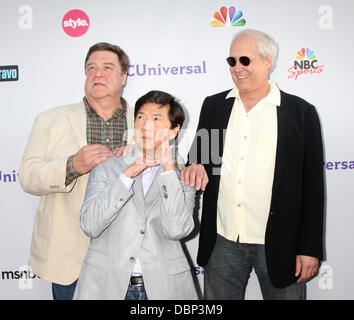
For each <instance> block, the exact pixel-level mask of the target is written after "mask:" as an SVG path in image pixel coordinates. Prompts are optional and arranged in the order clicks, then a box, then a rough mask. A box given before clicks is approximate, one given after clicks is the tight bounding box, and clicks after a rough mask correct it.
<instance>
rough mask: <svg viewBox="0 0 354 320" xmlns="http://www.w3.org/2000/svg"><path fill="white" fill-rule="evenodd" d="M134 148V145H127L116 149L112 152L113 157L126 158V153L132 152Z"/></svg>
mask: <svg viewBox="0 0 354 320" xmlns="http://www.w3.org/2000/svg"><path fill="white" fill-rule="evenodd" d="M134 148H135V144H127V145H126V146H123V147H118V148H115V149H114V150H113V155H114V156H116V157H121V156H126V155H127V154H128V153H130V152H132V151H133V149H134Z"/></svg>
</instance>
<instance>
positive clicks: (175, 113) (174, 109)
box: [134, 90, 185, 129]
mask: <svg viewBox="0 0 354 320" xmlns="http://www.w3.org/2000/svg"><path fill="white" fill-rule="evenodd" d="M149 102H151V103H157V104H160V105H161V107H164V106H169V107H170V108H169V110H168V118H169V119H170V121H171V129H174V128H176V127H177V126H178V125H179V127H180V128H182V125H183V122H184V119H185V115H184V111H183V108H182V106H181V105H180V104H179V102H178V101H176V99H175V98H174V97H173V96H172V95H170V94H169V93H167V92H163V91H158V90H152V91H149V92H148V93H146V94H144V95H143V96H142V97H140V98H139V99H138V100H137V101H136V103H135V110H134V117H135V118H136V116H137V114H138V112H139V110H140V108H141V107H142V106H143V105H144V104H146V103H149Z"/></svg>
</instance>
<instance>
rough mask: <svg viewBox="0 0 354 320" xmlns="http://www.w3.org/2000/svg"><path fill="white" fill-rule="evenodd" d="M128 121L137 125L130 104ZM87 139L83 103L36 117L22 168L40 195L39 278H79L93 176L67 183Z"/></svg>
mask: <svg viewBox="0 0 354 320" xmlns="http://www.w3.org/2000/svg"><path fill="white" fill-rule="evenodd" d="M127 125H128V129H131V128H134V110H133V108H131V107H128V112H127ZM133 131H134V130H128V143H132V141H133ZM86 144H87V141H86V110H85V105H84V103H83V102H81V103H78V104H73V105H67V106H62V107H57V108H54V109H52V110H49V111H46V112H44V113H42V114H40V115H38V116H37V118H36V120H35V122H34V125H33V128H32V131H31V134H30V136H29V139H28V143H27V146H26V148H25V151H24V155H23V160H22V163H21V165H20V168H19V181H20V184H21V186H22V188H23V190H24V191H26V192H28V193H30V194H33V195H37V196H40V202H39V206H38V208H37V212H36V216H35V220H34V226H33V233H32V243H31V252H30V259H29V263H28V264H29V266H30V267H31V268H32V272H33V273H34V274H36V275H37V276H39V277H40V278H42V279H45V280H48V281H50V282H54V283H58V284H62V285H68V284H71V283H73V282H74V281H75V280H76V279H77V278H78V277H79V274H80V269H81V266H82V262H83V260H84V257H85V255H86V252H87V249H88V246H89V244H90V238H89V237H87V236H86V235H85V234H84V233H83V231H82V230H81V228H80V225H79V214H80V208H81V205H82V203H83V200H84V196H85V191H86V186H87V182H88V176H89V175H88V174H85V175H82V176H81V177H79V178H77V179H76V180H74V181H73V182H72V183H71V184H70V185H68V186H65V177H66V163H67V159H68V157H69V156H71V155H73V154H75V153H76V152H77V151H78V150H79V149H80V148H82V147H83V146H85V145H86Z"/></svg>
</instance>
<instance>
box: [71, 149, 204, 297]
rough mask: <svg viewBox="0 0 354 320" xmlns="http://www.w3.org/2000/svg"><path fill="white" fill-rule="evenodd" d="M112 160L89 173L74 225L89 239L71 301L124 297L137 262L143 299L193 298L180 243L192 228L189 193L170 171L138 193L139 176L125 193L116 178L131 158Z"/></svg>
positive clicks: (134, 152) (120, 182) (188, 267)
mask: <svg viewBox="0 0 354 320" xmlns="http://www.w3.org/2000/svg"><path fill="white" fill-rule="evenodd" d="M135 154H137V152H136V149H135V150H134V151H133V152H132V153H131V154H129V155H128V156H125V157H120V158H116V157H112V158H109V159H108V160H106V161H105V162H103V163H101V164H99V165H97V166H96V167H95V168H94V169H93V170H92V172H91V174H90V178H89V182H88V186H87V191H86V195H85V200H84V204H83V206H82V208H81V215H80V224H81V228H82V229H83V231H84V232H85V233H86V234H87V235H88V236H89V237H90V238H92V240H91V244H90V247H89V249H88V252H87V255H86V257H85V261H84V264H83V266H82V269H81V273H80V276H79V280H78V284H77V287H76V291H75V296H74V298H75V299H124V297H125V294H126V292H127V289H128V286H129V279H130V276H131V273H132V270H133V265H134V263H135V261H136V259H137V258H139V262H140V265H141V268H142V272H143V278H144V284H145V289H146V292H147V296H148V299H150V300H155V299H196V298H197V294H196V290H195V287H194V283H193V279H192V274H191V270H190V266H189V264H188V262H187V259H186V257H185V255H184V252H183V250H182V247H181V244H180V242H179V240H180V239H182V238H184V237H186V236H187V235H188V234H189V233H190V232H191V231H192V229H193V227H194V222H193V217H192V215H193V208H194V198H195V190H194V189H192V188H190V187H187V186H185V185H184V183H183V182H182V181H180V180H179V177H178V174H179V173H178V171H176V173H172V174H167V175H160V173H162V172H163V168H162V166H161V167H160V168H159V170H158V172H157V175H156V177H155V179H154V181H153V182H152V184H151V187H150V189H149V191H148V192H147V194H146V196H145V199H144V194H143V188H142V182H141V175H139V176H137V177H136V178H135V182H134V184H133V186H132V188H131V189H130V190H128V189H127V188H126V187H125V185H124V184H123V183H122V181H121V179H120V178H119V175H120V173H121V172H123V171H124V170H125V169H126V168H127V167H129V165H130V164H131V163H133V161H134V160H135V158H136V155H135Z"/></svg>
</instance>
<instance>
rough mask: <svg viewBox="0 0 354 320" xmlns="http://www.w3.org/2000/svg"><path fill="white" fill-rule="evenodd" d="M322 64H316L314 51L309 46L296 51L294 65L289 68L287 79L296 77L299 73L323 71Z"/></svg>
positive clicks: (307, 73)
mask: <svg viewBox="0 0 354 320" xmlns="http://www.w3.org/2000/svg"><path fill="white" fill-rule="evenodd" d="M323 68H324V66H323V65H321V66H319V65H318V60H317V58H316V56H315V53H314V51H313V50H311V49H310V48H306V49H305V48H302V49H301V50H300V51H298V53H297V56H296V60H295V61H294V65H293V66H292V67H290V68H289V70H288V71H289V76H288V78H289V79H292V78H294V79H295V80H297V79H298V77H299V76H301V75H309V74H319V73H321V72H323V71H324V69H323Z"/></svg>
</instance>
